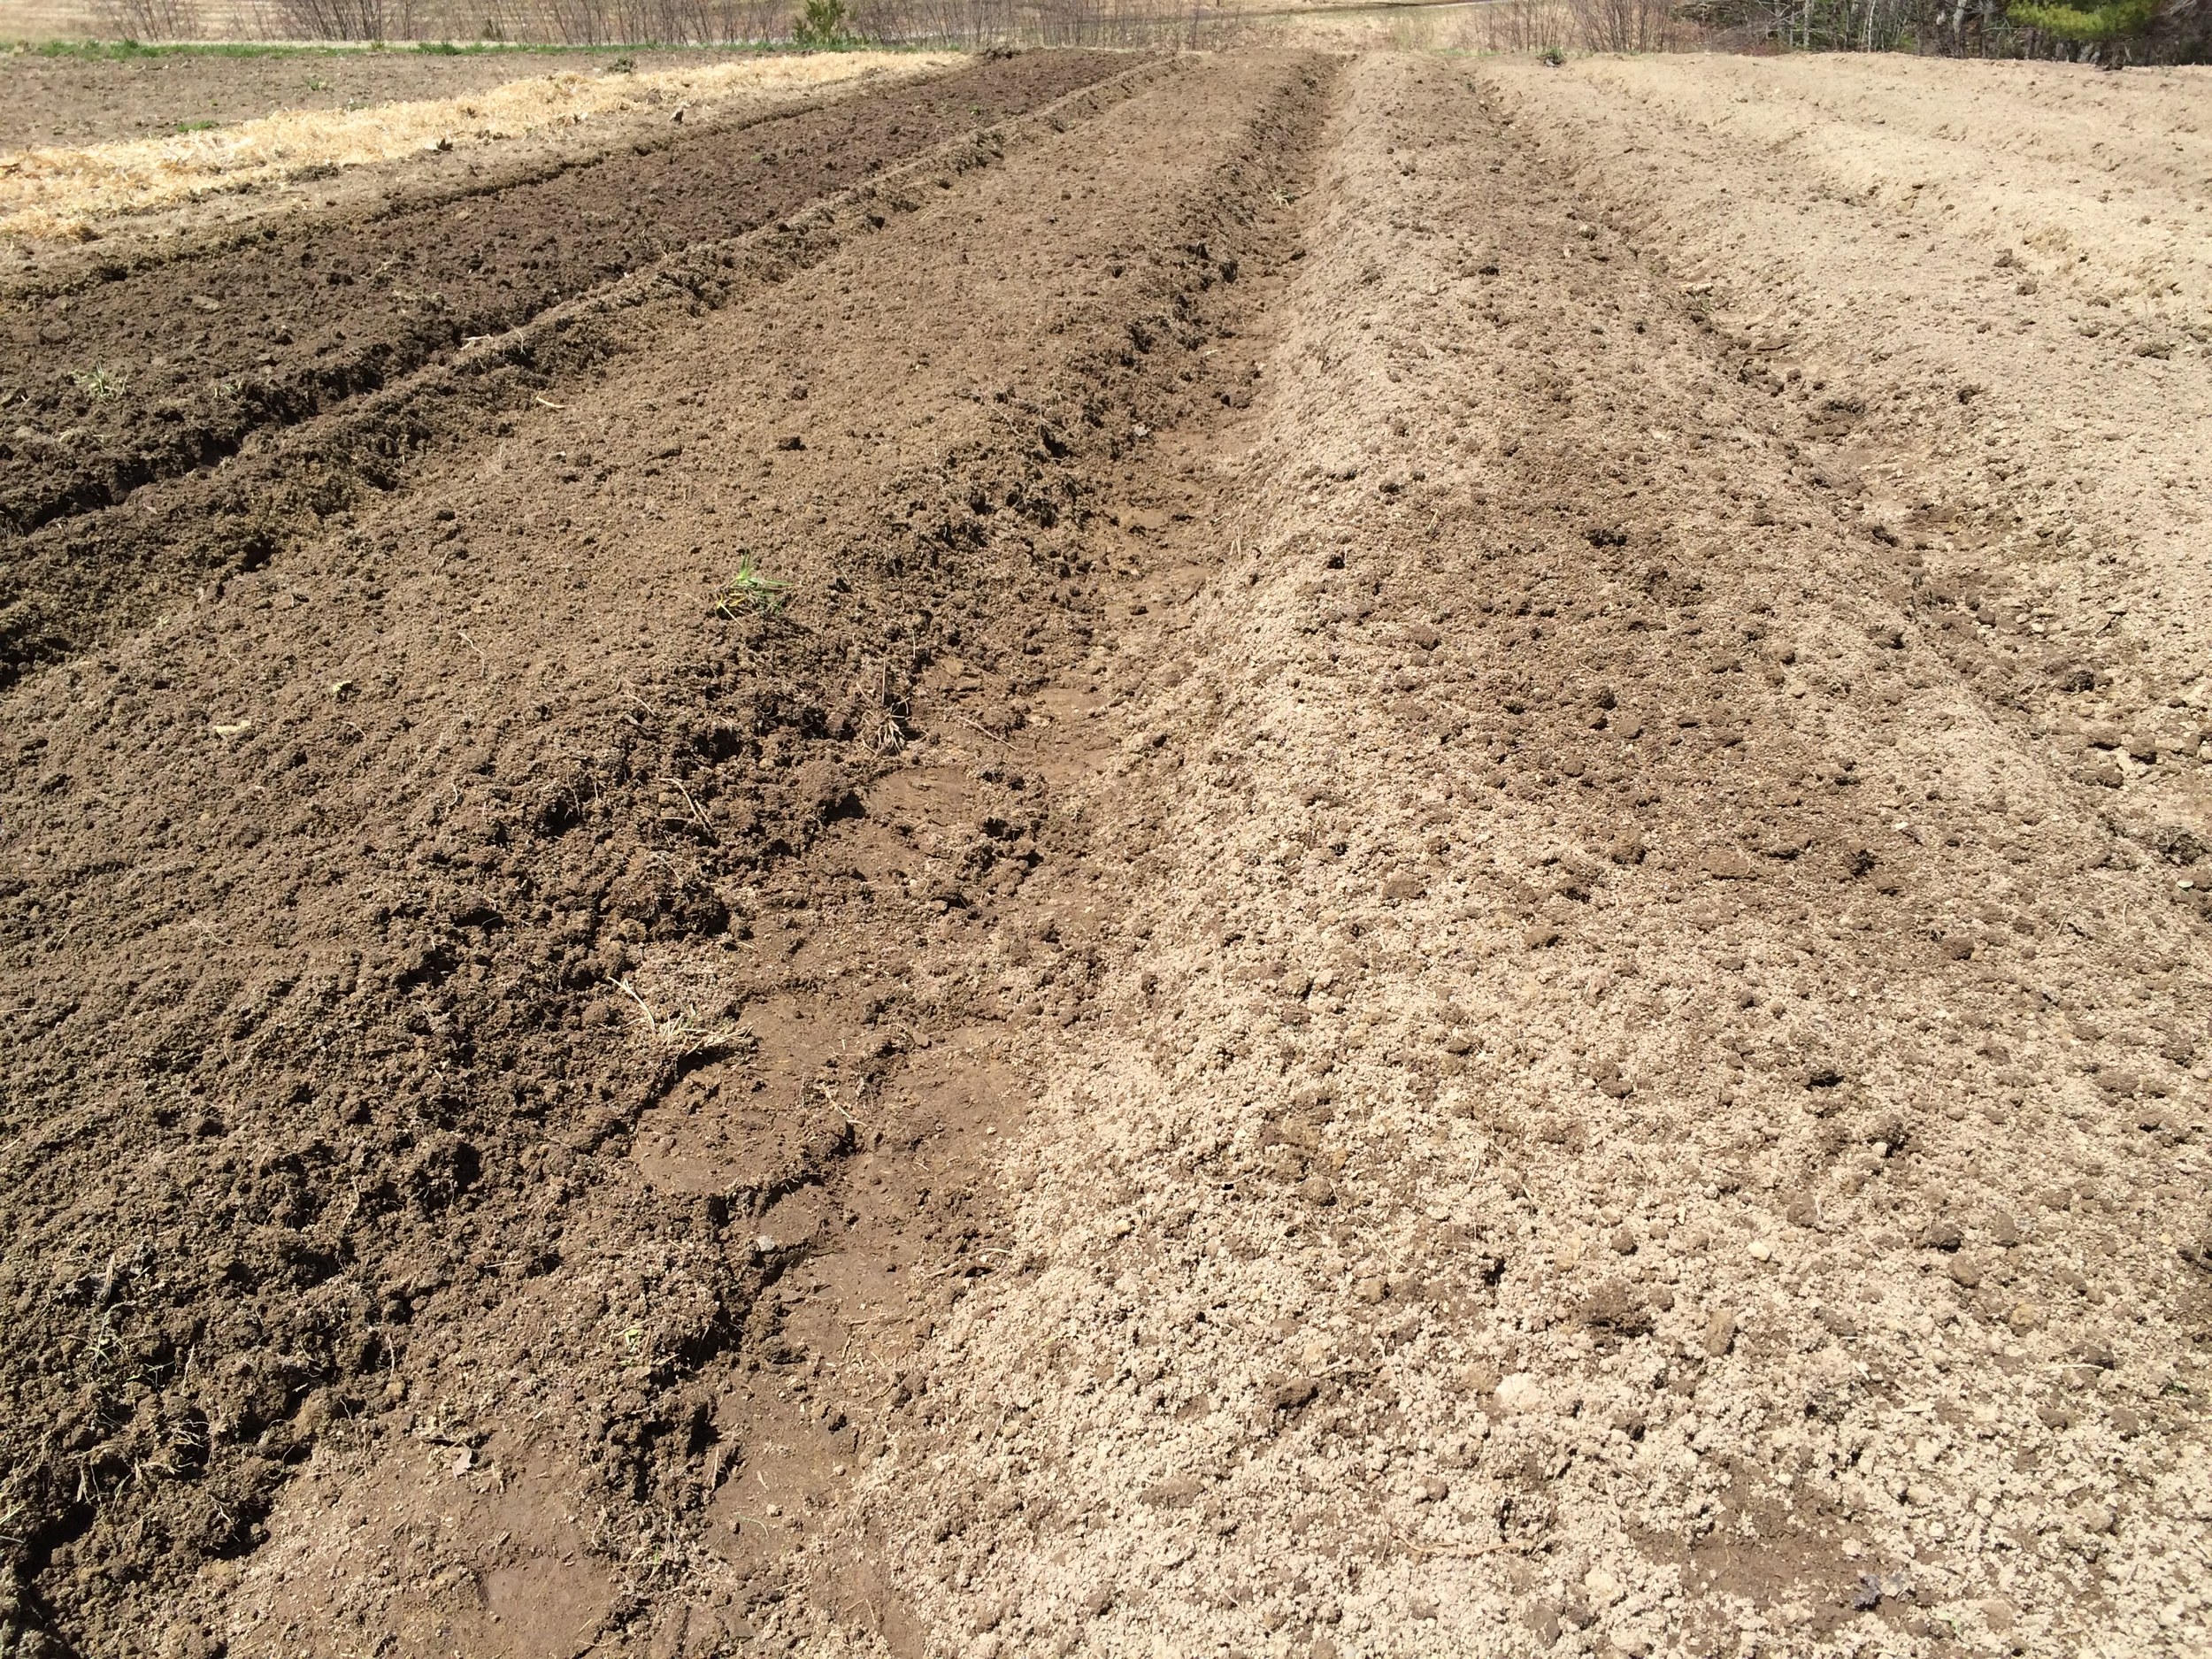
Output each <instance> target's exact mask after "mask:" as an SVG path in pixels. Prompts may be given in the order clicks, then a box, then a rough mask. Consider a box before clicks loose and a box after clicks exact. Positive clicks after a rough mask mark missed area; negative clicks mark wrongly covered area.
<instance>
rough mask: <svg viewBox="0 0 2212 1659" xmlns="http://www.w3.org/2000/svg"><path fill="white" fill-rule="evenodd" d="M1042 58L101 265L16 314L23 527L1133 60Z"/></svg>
mask: <svg viewBox="0 0 2212 1659" xmlns="http://www.w3.org/2000/svg"><path fill="white" fill-rule="evenodd" d="M1128 64H1129V59H1128V58H1126V57H1125V56H1121V55H1118V54H1111V53H1034V54H1030V55H1027V56H1023V57H1009V58H998V59H993V60H987V61H984V62H981V63H978V64H976V65H973V66H972V67H971V68H969V69H967V70H965V71H964V73H959V74H956V75H952V76H949V77H940V78H936V79H933V80H930V81H926V82H923V83H920V84H918V85H910V86H901V87H895V88H889V89H887V90H885V91H881V92H877V93H873V94H869V95H864V96H858V97H855V98H851V99H846V100H840V101H835V102H825V103H822V104H819V105H818V106H814V107H804V108H800V109H797V110H791V111H781V112H779V113H778V114H776V115H773V116H771V117H769V118H766V119H749V120H743V121H736V122H732V123H729V124H727V125H726V126H722V127H708V128H706V129H704V130H701V131H696V132H694V131H689V130H687V128H685V127H681V126H672V127H667V128H666V130H665V133H664V134H657V135H655V136H654V137H652V138H650V139H644V140H640V141H639V142H635V143H634V144H631V145H626V146H625V147H624V148H623V149H622V150H618V151H615V152H613V153H609V154H603V155H596V156H592V157H588V158H587V159H585V160H584V161H582V162H569V163H565V164H560V165H555V166H554V167H552V168H551V169H550V170H549V171H545V172H542V173H539V174H537V175H531V174H528V173H526V174H525V175H524V176H522V177H519V178H512V177H510V178H506V179H498V178H493V179H480V180H471V181H470V182H469V184H468V186H467V188H462V189H457V190H456V189H452V188H447V189H444V190H440V191H436V192H434V193H432V194H430V195H429V196H427V198H426V199H415V197H414V195H413V193H412V192H411V191H409V190H408V189H407V188H406V186H405V184H404V182H402V183H401V184H400V185H399V186H398V188H396V190H395V191H394V197H395V199H393V200H390V201H388V202H387V203H386V204H383V205H382V206H381V207H380V209H378V210H375V211H367V212H363V213H359V214H345V215H316V216H313V217H310V218H306V219H291V220H287V221H285V222H283V223H280V224H273V225H268V226H265V227H262V229H261V231H260V232H259V234H253V235H249V236H247V237H246V238H244V239H243V240H242V242H239V243H238V244H236V245H233V246H229V247H219V248H217V249H214V250H209V251H206V252H204V253H203V254H202V255H201V256H200V257H193V258H187V259H182V260H179V259H175V258H173V257H156V258H154V259H151V260H150V261H148V262H146V263H145V264H142V265H139V266H137V267H136V268H133V267H131V266H130V265H122V264H112V263H111V264H96V265H94V266H93V268H92V269H91V271H90V272H89V273H88V275H87V276H86V277H85V278H83V279H82V280H79V281H77V282H74V283H72V284H70V285H69V286H67V287H65V288H58V289H54V290H49V289H46V288H41V289H38V290H35V291H31V292H27V293H23V294H19V295H16V296H12V298H11V300H10V301H9V303H7V305H6V306H5V309H4V311H0V316H4V319H5V322H4V331H0V405H4V406H5V407H6V408H7V409H8V411H9V413H10V416H11V419H12V425H13V434H12V436H11V437H9V438H7V439H4V440H0V464H4V465H5V471H6V477H7V480H8V483H7V488H6V492H5V494H4V496H0V524H4V525H5V526H6V527H7V528H8V529H10V530H12V531H13V532H14V533H16V534H25V533H27V532H29V531H32V530H35V529H36V528H37V527H38V526H41V525H43V524H46V523H48V522H50V521H51V520H53V519H55V518H61V517H65V516H67V515H70V514H74V513H82V512H89V511H96V510H97V509H100V508H104V507H108V506H111V505H113V504H114V503H117V502H119V501H121V500H123V499H124V498H125V497H127V495H130V494H131V492H132V491H134V490H135V489H137V488H140V487H142V486H143V485H145V484H147V483H149V482H151V481H153V480H157V479H162V478H166V477H171V476H173V475H175V474H177V473H179V472H188V471H191V470H193V469H196V468H200V467H205V466H209V465H213V464H215V463H216V462H218V461H219V460H221V459H223V458H224V457H229V456H232V455H234V454H236V453H237V452H238V450H239V449H240V447H241V445H242V444H243V443H244V442H245V441H246V440H247V438H248V437H249V436H250V434H255V433H257V432H261V431H264V430H267V429H271V428H281V427H284V426H292V425H296V423H298V422H300V421H302V420H305V419H309V418H311V417H312V416H314V415H316V414H318V413H320V412H323V411H327V410H329V409H332V408H333V407H334V406H336V405H338V404H341V403H343V402H345V401H346V400H347V399H349V398H351V397H356V396H359V395H360V394H361V393H363V392H365V391H373V390H375V389H377V388H380V387H383V386H386V385H388V384H389V383H391V382H392V381H393V380H396V379H397V378H399V377H401V376H403V375H406V374H408V373H411V372H412V371H414V370H415V369H417V368H419V366H421V365H424V364H426V363H431V362H434V361H437V360H440V359H442V358H445V357H449V356H450V355H451V354H452V353H453V352H455V351H457V350H458V349H460V348H461V346H462V345H463V343H464V342H466V341H468V340H470V339H472V338H474V337H478V336H481V335H488V334H500V333H503V332H504V331H505V330H507V329H510V328H512V327H514V326H517V325H518V324H520V323H522V322H525V321H526V320H527V319H530V318H531V317H534V316H535V315H536V314H538V313H539V312H540V311H543V310H545V309H546V308H547V307H549V306H551V305H556V304H558V303H560V302H561V301H563V300H565V299H574V298H575V297H576V296H578V295H580V294H581V293H584V292H586V291H588V290H589V289H591V288H598V287H602V286H603V285H605V284H607V283H609V282H611V281H613V280H617V279H618V278H620V277H621V276H623V275H625V274H626V273H629V272H632V271H634V270H638V269H640V268H641V267H643V266H646V265H650V264H652V263H653V262H654V261H656V260H657V259H659V258H661V257H664V256H665V255H667V254H670V253H672V252H675V251H679V250H682V249H684V248H686V247H687V246H690V245H691V244H693V243H696V242H716V241H723V240H726V239H727V238H729V237H731V236H733V235H736V234H741V233H743V232H744V231H747V230H749V229H752V228H755V227H758V226H761V225H764V224H769V223H772V222H773V221H774V220H776V219H779V218H780V217H782V216H783V215H785V214H787V213H788V212H790V211H792V210H794V209H795V208H796V207H798V206H800V205H801V204H804V203H806V202H808V201H810V200H812V199H813V198H815V197H817V196H824V195H827V194H830V193H832V192H834V191H837V190H840V189H845V188H850V187H851V186H853V185H855V184H856V183H859V182H862V181H864V180H865V179H866V178H867V177H868V176H869V175H870V174H871V173H874V172H876V171H878V170H879V169H880V168H883V167H885V166H887V165H893V164H895V163H896V162H898V161H900V160H902V159H904V158H907V157H912V156H916V155H918V154H921V153H923V152H924V151H926V150H929V149H931V148H932V147H933V146H934V145H937V144H941V143H942V142H945V141H946V140H948V139H949V138H951V137H953V136H954V135H955V134H960V133H964V132H968V131H972V130H974V129H975V128H977V127H987V126H989V125H991V124H993V123H994V122H996V121H1000V120H1003V119H1009V118H1010V117H1014V116H1018V115H1020V114H1022V113H1024V112H1025V111H1028V110H1031V109H1033V108H1035V107H1037V106H1038V105H1040V104H1047V103H1050V102H1051V101H1052V100H1054V99H1055V98H1057V97H1061V96H1065V95H1066V94H1067V93H1069V92H1071V91H1073V90H1074V89H1076V88H1079V87H1080V86H1083V85H1085V84H1087V83H1088V82H1090V81H1096V80H1099V79H1102V78H1103V77H1104V76H1106V75H1109V74H1112V73H1117V72H1118V71H1120V70H1122V69H1125V68H1126V67H1127V66H1128Z"/></svg>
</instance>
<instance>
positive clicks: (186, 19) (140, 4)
mask: <svg viewBox="0 0 2212 1659" xmlns="http://www.w3.org/2000/svg"><path fill="white" fill-rule="evenodd" d="M97 15H98V17H99V19H100V27H101V28H102V29H103V30H104V31H106V32H107V33H108V34H111V35H115V36H116V37H117V38H118V39H119V40H127V41H188V40H191V39H193V38H194V37H195V36H196V35H198V34H199V32H200V7H199V0H100V4H99V7H98V12H97Z"/></svg>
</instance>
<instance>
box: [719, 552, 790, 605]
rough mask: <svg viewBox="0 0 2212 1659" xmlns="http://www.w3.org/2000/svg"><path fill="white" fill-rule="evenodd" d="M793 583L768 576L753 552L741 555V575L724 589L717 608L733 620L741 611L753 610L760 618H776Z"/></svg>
mask: <svg viewBox="0 0 2212 1659" xmlns="http://www.w3.org/2000/svg"><path fill="white" fill-rule="evenodd" d="M790 587H791V584H790V583H789V582H787V581H782V580H778V579H777V578H776V577H773V576H769V575H765V574H764V573H763V572H762V571H761V568H760V566H759V565H757V564H755V563H754V562H753V556H752V555H751V554H750V553H741V554H739V555H738V556H737V574H736V575H734V576H733V577H731V578H730V584H729V586H728V587H726V588H724V589H723V590H722V597H721V600H720V601H719V603H717V604H716V606H715V609H716V610H718V611H720V612H721V613H722V614H723V615H724V616H726V617H727V618H730V620H732V621H733V622H734V621H736V620H737V615H738V612H739V611H751V612H752V613H753V614H754V615H755V616H757V617H772V616H774V615H775V614H776V612H778V611H780V610H782V609H783V601H784V595H785V593H786V592H787V590H788V589H789V588H790Z"/></svg>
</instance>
